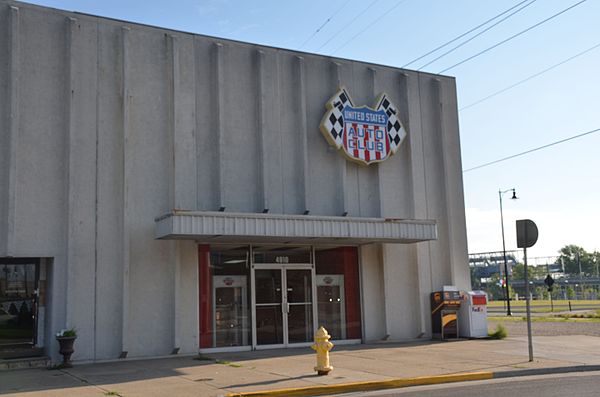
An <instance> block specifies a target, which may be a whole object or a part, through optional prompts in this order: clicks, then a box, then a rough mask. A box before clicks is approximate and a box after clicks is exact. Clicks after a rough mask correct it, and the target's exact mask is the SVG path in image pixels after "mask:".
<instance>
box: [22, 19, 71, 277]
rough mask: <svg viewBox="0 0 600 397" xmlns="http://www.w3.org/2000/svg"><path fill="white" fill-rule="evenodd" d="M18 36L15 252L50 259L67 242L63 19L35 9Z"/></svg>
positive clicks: (62, 249) (23, 22) (23, 24)
mask: <svg viewBox="0 0 600 397" xmlns="http://www.w3.org/2000/svg"><path fill="white" fill-rule="evenodd" d="M19 36H20V61H19V75H20V77H19V100H18V107H19V127H18V135H19V137H18V142H17V147H16V151H15V152H14V153H15V156H16V158H17V159H19V160H18V161H19V164H18V167H17V170H16V171H17V172H16V175H15V177H16V180H15V185H14V194H15V195H16V197H15V200H16V202H17V203H18V205H17V206H16V209H15V224H14V228H15V229H14V230H15V241H14V242H15V244H14V252H13V254H14V255H15V256H53V255H54V254H55V253H56V252H64V248H63V247H64V244H65V238H66V222H65V218H64V215H65V210H66V202H67V198H66V191H65V179H64V171H65V164H66V163H65V154H66V153H65V144H64V143H65V134H66V128H65V125H66V122H65V103H66V90H65V88H64V87H65V85H66V84H67V81H66V74H65V70H66V68H67V65H66V63H65V60H66V56H65V53H66V49H65V38H66V29H65V24H64V16H62V15H57V14H52V15H48V14H47V13H46V12H45V11H42V10H39V9H28V10H27V12H21V15H20V34H19ZM41 220H43V222H42V221H41ZM32 241H35V248H33V247H32V245H31V242H32ZM55 269H56V270H58V271H61V272H64V271H65V270H66V269H64V268H63V269H60V268H58V267H55ZM59 269H60V270H59Z"/></svg>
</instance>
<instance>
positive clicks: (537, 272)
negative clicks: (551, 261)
mask: <svg viewBox="0 0 600 397" xmlns="http://www.w3.org/2000/svg"><path fill="white" fill-rule="evenodd" d="M545 277H546V267H545V266H531V265H528V266H527V278H528V279H529V280H534V279H539V278H545ZM512 279H513V280H525V265H524V264H523V263H517V264H515V265H513V267H512Z"/></svg>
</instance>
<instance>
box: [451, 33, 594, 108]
mask: <svg viewBox="0 0 600 397" xmlns="http://www.w3.org/2000/svg"><path fill="white" fill-rule="evenodd" d="M598 47H600V43H598V44H596V45H594V46H592V47H590V48H588V49H587V50H584V51H581V52H580V53H578V54H575V55H573V56H572V57H569V58H567V59H565V60H562V61H560V62H558V63H556V64H554V65H552V66H550V67H548V68H546V69H544V70H542V71H540V72H537V73H534V74H532V75H531V76H529V77H526V78H524V79H523V80H520V81H518V82H516V83H514V84H511V85H509V86H508V87H505V88H503V89H501V90H498V91H496V92H494V93H492V94H489V95H488V96H486V97H483V98H481V99H478V100H476V101H475V102H472V103H470V104H468V105H466V106H463V107H462V108H460V109H458V111H459V112H461V111H463V110H465V109H469V108H471V107H473V106H475V105H478V104H480V103H481V102H484V101H487V100H488V99H491V98H493V97H495V96H496V95H500V94H502V93H504V92H506V91H508V90H510V89H512V88H515V87H517V86H519V85H521V84H523V83H526V82H527V81H529V80H531V79H533V78H535V77H538V76H541V75H542V74H544V73H547V72H549V71H551V70H552V69H555V68H557V67H559V66H561V65H564V64H565V63H567V62H569V61H572V60H573V59H575V58H578V57H580V56H582V55H584V54H587V53H588V52H590V51H592V50H595V49H596V48H598Z"/></svg>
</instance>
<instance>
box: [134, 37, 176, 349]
mask: <svg viewBox="0 0 600 397" xmlns="http://www.w3.org/2000/svg"><path fill="white" fill-rule="evenodd" d="M129 35H130V37H129V40H130V42H129V61H128V62H129V71H128V74H127V75H128V77H129V79H130V86H129V91H130V95H131V99H130V101H131V103H130V116H129V129H130V130H129V134H128V138H127V139H128V141H127V143H126V144H127V145H130V148H129V149H128V150H127V151H126V154H127V155H129V156H130V159H129V160H128V161H130V170H128V169H127V168H128V167H126V170H125V173H126V174H125V178H126V183H125V186H126V187H127V189H128V192H127V193H126V197H128V198H129V199H130V200H129V204H128V205H127V206H126V208H125V211H126V222H127V226H128V227H129V233H130V239H129V247H127V246H125V249H126V251H127V250H128V251H129V258H130V259H129V263H130V265H129V266H130V269H129V305H130V310H129V314H128V319H129V326H128V329H127V332H128V333H129V334H128V335H125V336H124V337H125V340H126V341H127V342H128V343H127V345H128V349H129V350H128V351H129V353H130V354H131V355H134V356H144V355H160V354H167V353H170V352H171V350H172V348H173V346H172V345H173V324H174V313H173V307H174V291H173V286H174V281H173V280H174V271H173V267H174V263H173V257H172V255H171V253H172V251H171V249H172V245H174V244H175V243H174V242H172V241H157V240H154V218H155V217H156V214H161V213H165V212H166V211H167V210H168V207H169V204H170V202H171V201H170V200H171V197H170V196H169V183H170V179H171V176H172V173H171V172H170V170H171V167H172V161H173V158H172V153H173V147H172V141H171V139H170V137H169V134H168V132H169V125H168V121H169V116H168V109H169V107H170V106H171V104H170V103H169V102H170V100H171V99H172V98H170V97H169V95H168V93H169V87H168V81H167V79H165V76H167V75H168V65H169V63H170V62H169V60H168V59H167V58H168V50H167V44H168V37H166V35H165V34H164V32H162V31H159V30H155V29H149V28H139V27H138V28H136V29H132V30H131V32H130V34H129ZM150 160H151V161H150ZM129 172H130V173H131V174H130V177H129V178H128V173H129ZM149 324H152V326H151V327H149V326H148V325H149Z"/></svg>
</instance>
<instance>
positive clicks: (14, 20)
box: [0, 6, 21, 256]
mask: <svg viewBox="0 0 600 397" xmlns="http://www.w3.org/2000/svg"><path fill="white" fill-rule="evenodd" d="M2 11H3V12H2V13H1V15H0V18H2V20H1V22H2V23H1V24H0V26H3V27H6V30H5V31H4V33H5V34H4V38H5V40H2V41H1V44H0V45H1V47H0V54H7V56H6V57H3V58H4V60H5V62H2V63H1V64H0V68H1V69H0V71H1V72H2V76H3V78H2V79H1V80H0V81H1V85H0V95H2V96H1V97H2V98H3V103H4V106H2V107H1V108H0V121H2V124H1V125H3V126H6V127H5V128H6V130H5V132H4V133H2V134H0V147H2V148H3V151H2V156H1V157H2V159H0V169H1V170H2V171H0V186H2V187H3V188H5V189H6V193H7V194H6V195H4V194H2V195H1V196H2V197H0V254H1V255H3V256H4V255H6V256H10V255H14V249H15V221H16V219H15V217H16V205H17V201H16V182H17V148H18V138H19V60H20V47H21V45H20V29H19V9H18V8H17V7H12V6H7V7H6V8H5V9H3V10H2Z"/></svg>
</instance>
